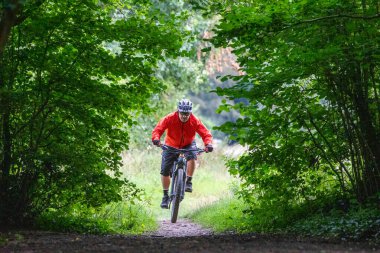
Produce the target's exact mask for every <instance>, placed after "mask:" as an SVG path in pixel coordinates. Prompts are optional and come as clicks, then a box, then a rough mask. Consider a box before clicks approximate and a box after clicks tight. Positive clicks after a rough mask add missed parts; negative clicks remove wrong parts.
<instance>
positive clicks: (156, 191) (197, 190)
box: [122, 146, 233, 220]
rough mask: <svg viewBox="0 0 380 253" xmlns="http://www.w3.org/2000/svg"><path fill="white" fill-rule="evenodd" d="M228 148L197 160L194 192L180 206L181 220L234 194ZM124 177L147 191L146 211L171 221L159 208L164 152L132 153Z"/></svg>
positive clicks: (149, 149)
mask: <svg viewBox="0 0 380 253" xmlns="http://www.w3.org/2000/svg"><path fill="white" fill-rule="evenodd" d="M225 151H226V149H225V148H224V147H222V148H216V149H215V152H213V153H208V154H205V153H203V154H202V155H201V156H200V157H199V158H198V160H197V165H196V169H195V173H194V176H193V192H192V193H187V194H186V196H185V200H184V201H183V202H182V203H181V207H180V213H179V217H180V218H181V217H182V218H183V217H188V216H189V215H190V213H192V212H194V211H195V210H197V209H199V208H201V207H204V206H207V205H210V204H212V203H215V202H217V201H218V200H219V199H221V198H223V197H225V196H229V195H231V194H232V193H231V190H230V188H231V185H232V184H233V179H232V177H231V176H230V175H229V173H228V171H227V168H226V167H225V165H224V160H223V159H224V158H223V157H224V152H225ZM123 161H124V166H123V168H122V172H123V174H124V175H125V177H126V178H127V179H128V180H130V181H132V182H133V183H135V184H136V185H137V186H138V187H139V188H142V189H144V191H145V194H144V199H143V201H144V202H145V203H146V208H147V209H148V210H149V211H150V212H151V213H152V215H153V216H154V217H155V218H156V219H157V220H162V219H169V218H170V211H169V210H165V209H161V208H160V207H159V205H160V203H161V198H162V186H161V175H160V167H161V149H159V148H155V147H152V146H149V147H147V149H146V150H144V151H141V150H130V151H128V152H125V153H124V154H123Z"/></svg>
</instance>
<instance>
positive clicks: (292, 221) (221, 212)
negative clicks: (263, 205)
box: [190, 197, 380, 243]
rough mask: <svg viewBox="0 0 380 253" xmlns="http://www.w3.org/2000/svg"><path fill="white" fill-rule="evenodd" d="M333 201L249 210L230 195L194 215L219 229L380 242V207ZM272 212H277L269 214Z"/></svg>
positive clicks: (204, 222)
mask: <svg viewBox="0 0 380 253" xmlns="http://www.w3.org/2000/svg"><path fill="white" fill-rule="evenodd" d="M329 201H330V202H331V201H334V200H325V203H318V204H315V203H312V202H310V205H304V206H302V207H296V208H292V209H290V208H289V209H288V210H287V213H281V212H278V211H277V209H281V208H283V207H282V205H281V203H277V204H275V205H273V206H272V209H262V210H260V208H256V209H255V210H254V211H253V212H251V211H248V210H250V207H249V205H247V203H245V201H243V200H242V199H239V198H237V197H234V198H231V197H228V198H223V199H221V200H220V201H218V202H215V203H213V204H211V205H208V206H205V207H202V208H200V209H198V210H197V211H196V212H194V213H192V214H191V215H190V218H192V219H193V220H195V221H196V222H199V223H200V224H202V225H204V226H206V227H210V228H212V229H214V230H215V231H216V232H228V231H235V232H241V233H246V232H256V233H257V232H259V233H268V232H270V233H277V234H288V235H297V236H307V237H310V236H312V237H319V238H325V239H338V240H350V241H356V240H361V241H363V240H370V241H372V242H373V243H379V242H380V233H379V231H380V219H379V217H380V211H379V209H378V208H377V207H376V206H374V205H364V206H363V205H362V206H359V205H357V203H356V204H355V202H354V201H352V203H351V204H352V205H353V206H352V208H351V209H350V210H349V211H348V212H345V211H344V210H343V209H342V208H341V206H339V205H338V204H333V202H331V203H329ZM322 206H323V208H321V207H322ZM268 212H269V213H272V214H273V215H271V214H269V215H268ZM275 215H276V216H275ZM269 216H272V217H271V219H272V220H271V219H268V217H269ZM279 221H282V222H279Z"/></svg>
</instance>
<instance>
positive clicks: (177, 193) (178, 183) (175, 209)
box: [171, 169, 183, 223]
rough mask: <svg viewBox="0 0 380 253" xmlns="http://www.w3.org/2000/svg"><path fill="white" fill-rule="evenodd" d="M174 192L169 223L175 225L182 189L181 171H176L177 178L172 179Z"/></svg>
mask: <svg viewBox="0 0 380 253" xmlns="http://www.w3.org/2000/svg"><path fill="white" fill-rule="evenodd" d="M173 183H174V190H175V191H174V192H175V195H174V196H173V200H172V203H171V222H172V223H176V222H177V217H178V211H179V202H181V191H182V189H183V169H179V170H178V171H177V176H176V177H175V179H174V182H173Z"/></svg>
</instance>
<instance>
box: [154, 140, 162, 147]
mask: <svg viewBox="0 0 380 253" xmlns="http://www.w3.org/2000/svg"><path fill="white" fill-rule="evenodd" d="M152 143H153V145H154V146H157V147H161V142H160V140H152Z"/></svg>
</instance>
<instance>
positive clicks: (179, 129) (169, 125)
mask: <svg viewBox="0 0 380 253" xmlns="http://www.w3.org/2000/svg"><path fill="white" fill-rule="evenodd" d="M165 130H167V132H166V138H165V144H166V145H169V146H171V147H174V148H183V147H185V146H187V145H189V144H190V143H191V142H192V141H193V140H194V139H195V134H196V133H198V134H199V135H200V136H201V138H202V140H203V142H204V144H205V145H208V144H211V143H212V135H211V133H210V131H209V130H208V129H207V128H206V127H205V126H204V125H203V123H202V122H201V121H200V120H199V119H198V118H197V117H195V116H194V115H193V114H190V118H189V120H188V121H186V122H182V121H181V120H180V119H179V115H178V111H176V112H172V113H170V114H168V115H166V116H165V117H164V118H162V119H161V120H160V122H158V124H157V126H156V127H155V128H154V129H153V132H152V140H159V139H160V138H161V136H162V134H163V133H164V132H165Z"/></svg>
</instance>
